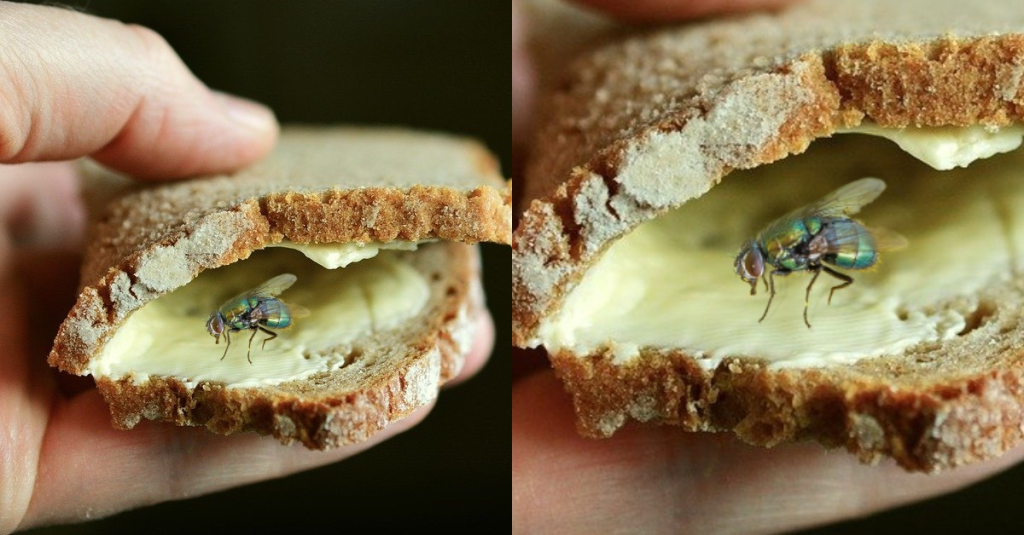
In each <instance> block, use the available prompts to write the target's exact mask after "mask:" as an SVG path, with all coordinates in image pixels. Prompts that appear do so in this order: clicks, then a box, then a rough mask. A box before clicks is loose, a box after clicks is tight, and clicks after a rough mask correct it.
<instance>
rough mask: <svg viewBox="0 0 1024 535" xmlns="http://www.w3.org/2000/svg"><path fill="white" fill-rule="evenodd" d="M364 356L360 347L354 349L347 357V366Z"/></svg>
mask: <svg viewBox="0 0 1024 535" xmlns="http://www.w3.org/2000/svg"><path fill="white" fill-rule="evenodd" d="M362 356H363V350H362V349H359V348H358V347H356V348H353V349H352V351H349V353H348V355H345V366H348V365H349V364H352V363H353V362H355V361H356V359H359V358H362Z"/></svg>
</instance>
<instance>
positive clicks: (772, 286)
mask: <svg viewBox="0 0 1024 535" xmlns="http://www.w3.org/2000/svg"><path fill="white" fill-rule="evenodd" d="M790 273H792V271H790V270H788V269H773V270H772V271H771V273H769V274H768V281H769V283H768V304H767V305H765V307H764V314H761V319H759V320H757V322H758V323H761V322H762V321H764V319H765V318H766V317H768V309H769V308H771V307H772V299H775V275H778V276H780V277H785V276H786V275H789V274H790Z"/></svg>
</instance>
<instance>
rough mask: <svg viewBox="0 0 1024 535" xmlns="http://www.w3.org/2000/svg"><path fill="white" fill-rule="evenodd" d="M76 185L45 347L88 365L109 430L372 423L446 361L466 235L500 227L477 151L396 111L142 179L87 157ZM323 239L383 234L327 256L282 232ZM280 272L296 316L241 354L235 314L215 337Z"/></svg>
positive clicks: (291, 436) (464, 279) (291, 431)
mask: <svg viewBox="0 0 1024 535" xmlns="http://www.w3.org/2000/svg"><path fill="white" fill-rule="evenodd" d="M94 171H96V170H94ZM90 192H91V197H92V200H91V204H92V205H93V207H92V209H91V213H90V218H91V222H90V230H89V237H88V243H89V245H88V247H87V249H86V256H85V259H84V264H83V270H82V291H81V295H80V296H79V298H78V301H77V303H76V304H75V306H74V308H73V309H72V310H71V312H70V313H69V315H68V318H67V320H66V321H65V322H64V323H63V325H62V326H61V328H60V330H59V332H58V335H57V338H56V340H55V342H54V347H53V351H52V352H51V353H50V357H49V362H50V364H51V365H52V366H55V367H57V368H59V369H61V370H63V371H66V372H70V373H74V374H78V375H85V374H92V375H93V376H94V378H95V380H96V384H97V386H98V388H99V390H100V392H101V394H102V395H103V396H104V398H105V399H106V401H107V402H108V403H109V404H110V408H111V414H112V421H113V424H114V426H115V427H118V428H131V427H132V426H134V425H136V424H137V423H138V422H139V421H140V420H141V419H143V418H146V419H150V420H166V421H170V422H173V423H175V424H178V425H191V426H206V427H207V428H208V429H210V430H212V431H214V432H217V433H223V434H228V433H234V432H238V431H257V432H259V433H261V434H270V435H273V436H275V437H277V438H278V439H280V440H281V441H282V442H284V443H291V442H295V441H298V442H301V443H302V444H304V445H305V446H307V447H309V448H314V449H324V448H330V447H335V446H339V445H342V444H347V443H351V442H356V441H360V440H363V439H365V438H367V437H368V436H370V435H372V434H373V433H375V432H376V431H378V430H380V429H382V428H383V427H385V426H386V425H387V424H388V423H389V422H391V421H394V420H395V419H398V418H401V417H402V416H405V415H407V414H408V413H410V412H411V411H412V410H414V409H415V408H417V407H420V406H423V405H425V404H427V403H429V402H431V400H433V399H434V397H435V396H436V395H437V391H438V388H439V386H440V385H441V384H443V383H444V382H445V381H447V380H448V379H451V378H452V377H454V376H455V375H456V374H457V373H458V371H459V370H460V369H461V366H462V362H463V357H464V356H465V354H466V352H467V351H469V349H470V347H469V346H470V341H471V340H472V330H473V326H474V324H475V322H474V318H475V317H476V315H477V313H478V312H479V311H480V307H481V306H482V304H481V303H482V295H481V293H482V292H481V290H480V287H479V282H478V279H479V261H478V256H477V252H476V250H475V248H474V247H472V246H471V245H467V244H474V243H477V242H480V241H495V242H500V243H508V242H509V239H510V234H511V190H510V188H509V186H508V185H507V184H506V182H505V181H504V179H503V178H502V177H501V175H500V172H499V170H498V167H497V164H496V161H495V160H494V158H493V157H491V156H490V155H489V154H488V153H487V151H486V150H485V149H483V148H482V147H481V146H480V145H478V144H476V143H475V142H472V141H468V140H465V139H460V138H455V137H452V136H446V135H440V134H433V133H425V132H414V131H408V130H400V129H370V128H290V129H286V130H285V131H284V133H283V134H282V138H281V141H280V144H279V146H278V148H277V149H276V150H275V152H274V153H273V154H272V155H271V156H269V157H268V158H266V159H265V160H264V161H261V162H259V163H257V164H255V165H254V166H252V167H250V168H247V169H245V170H243V171H240V172H238V173H236V174H234V175H231V176H217V177H207V178H201V179H195V180H190V181H184V182H177V183H171V184H163V185H158V186H148V187H147V186H141V185H137V184H134V183H132V182H130V181H128V180H126V179H124V178H122V177H118V176H116V175H113V174H110V173H106V172H99V173H96V176H94V177H93V178H92V180H91V189H90ZM336 244H348V245H347V247H349V248H350V250H347V253H345V254H347V255H349V256H344V255H342V256H343V257H344V258H346V259H347V260H346V262H347V261H351V260H354V259H358V258H363V257H368V256H372V254H369V253H368V252H367V251H371V252H372V251H375V250H376V248H377V247H380V248H382V249H385V248H388V247H396V248H397V249H398V250H382V251H381V252H380V253H379V254H378V255H377V256H376V257H374V258H371V259H368V260H362V261H361V262H357V263H354V264H352V265H350V266H348V267H339V268H336V269H330V270H328V269H326V268H324V267H320V266H318V265H316V264H314V263H313V262H312V261H310V260H307V259H306V258H305V257H304V256H303V255H302V254H300V253H299V252H296V251H290V250H287V249H281V248H280V247H279V246H283V245H287V246H289V247H291V248H298V249H300V250H303V251H305V252H306V253H308V254H307V256H310V258H320V261H321V263H326V264H328V265H331V258H327V260H324V258H322V257H324V256H327V257H330V255H331V254H335V253H337V250H336V249H335V247H336ZM364 244H368V245H364ZM411 249H415V250H411ZM353 250H354V251H355V252H353ZM250 255H251V258H250ZM353 255H354V256H353ZM335 256H337V255H336V254H335ZM335 260H337V259H336V258H335ZM335 263H338V262H335ZM342 263H344V262H342ZM332 267H333V265H332ZM281 272H292V273H294V274H297V275H298V281H297V282H296V283H295V285H294V286H293V287H292V288H290V289H287V290H285V291H284V292H283V293H282V295H280V296H279V297H280V298H281V299H282V300H284V301H285V302H294V304H296V305H301V306H304V307H305V308H309V309H311V314H310V316H309V317H305V318H301V317H298V318H295V319H294V325H293V326H292V327H291V328H289V329H286V330H281V331H277V334H278V337H277V338H276V339H274V340H272V341H270V342H268V343H267V344H266V345H265V346H261V343H262V340H263V339H264V338H267V336H266V335H265V334H260V336H258V337H257V338H256V339H255V340H254V343H252V347H251V350H250V356H251V360H252V361H253V363H252V364H248V362H247V359H246V350H247V342H248V339H249V335H250V331H248V330H243V331H241V332H237V333H235V334H234V336H233V338H232V346H231V349H230V352H229V353H224V347H225V346H224V345H223V344H221V345H215V340H214V339H213V338H212V337H211V336H209V334H208V333H207V332H206V330H205V329H204V324H205V322H206V318H207V317H208V316H209V315H210V313H212V312H213V311H215V310H217V308H218V306H219V305H220V304H221V303H223V302H225V301H226V300H227V299H229V298H230V297H231V296H232V295H235V294H237V293H239V292H240V291H242V290H245V289H247V288H252V287H254V286H256V285H258V284H259V283H261V282H263V281H265V280H267V279H270V278H271V277H273V276H275V275H278V274H279V273H281ZM222 354H223V355H224V357H223V360H219V359H221V356H222Z"/></svg>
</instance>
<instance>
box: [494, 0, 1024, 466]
mask: <svg viewBox="0 0 1024 535" xmlns="http://www.w3.org/2000/svg"><path fill="white" fill-rule="evenodd" d="M1022 32H1024V10H1021V9H1020V6H1019V5H1018V4H1016V3H1014V2H1011V1H1009V0H998V1H991V2H983V3H978V4H977V5H972V6H971V9H969V10H968V9H964V5H963V4H962V3H961V2H955V1H950V0H911V1H907V2H891V1H880V0H865V1H859V2H831V1H828V0H811V1H807V2H799V3H796V4H795V5H794V6H792V7H791V8H788V9H785V10H782V11H778V12H774V13H760V14H753V15H746V16H737V17H729V18H723V19H719V20H717V21H711V22H706V23H701V24H689V25H685V26H681V27H676V28H667V29H658V30H653V31H646V32H644V33H643V34H640V35H634V36H632V37H626V38H625V39H622V40H620V41H619V42H616V43H614V44H611V45H607V46H603V47H602V48H599V49H597V50H594V51H592V52H590V53H588V54H586V55H584V56H581V57H580V58H578V59H577V60H576V61H574V62H573V63H572V64H571V65H570V67H569V68H568V69H567V70H566V71H565V73H564V74H563V75H562V77H561V78H560V79H558V80H557V81H555V83H553V84H552V87H550V88H548V91H547V94H546V96H545V97H544V98H543V99H542V102H541V106H540V114H539V121H538V127H537V130H536V132H535V139H534V143H533V151H532V153H531V160H530V161H529V162H527V165H526V181H525V183H524V194H523V200H524V202H523V203H522V204H521V206H522V207H523V208H524V209H525V211H524V213H523V214H522V217H521V218H520V220H519V225H518V227H517V228H516V230H515V233H514V235H513V238H512V246H513V273H512V290H513V343H515V344H516V345H520V346H532V345H536V344H538V343H539V342H540V340H539V339H538V336H537V329H538V325H539V322H540V321H541V319H542V318H544V317H547V316H548V315H550V314H552V313H553V312H554V311H556V310H557V309H558V308H559V306H560V305H561V302H562V300H563V299H564V297H565V295H566V294H567V292H569V291H570V290H571V289H572V288H573V287H574V286H575V285H576V283H577V282H578V281H579V280H580V278H581V277H582V275H583V273H584V272H585V271H586V270H587V268H588V267H589V266H590V265H592V264H593V263H594V262H595V261H596V260H597V259H598V258H599V257H600V256H601V254H602V252H603V251H604V250H605V249H606V248H607V247H608V246H609V244H610V243H612V242H613V241H615V240H616V239H618V238H619V237H621V236H622V235H624V234H626V233H628V232H629V231H630V230H632V229H633V228H635V227H636V226H638V225H640V224H641V223H643V222H645V221H648V220H650V219H653V218H654V217H657V216H658V215H660V214H662V213H664V212H666V211H668V210H670V209H673V208H677V207H679V206H681V205H683V204H684V203H685V202H687V201H688V200H691V199H694V198H697V197H700V196H701V195H703V194H704V193H706V192H707V191H708V190H709V189H710V188H712V187H714V186H715V185H716V184H717V183H718V182H719V181H720V180H721V179H722V178H723V177H724V176H725V175H727V174H729V173H730V172H731V171H733V170H737V169H750V168H753V167H757V166H760V165H764V164H768V163H771V162H774V161H777V160H779V159H782V158H785V157H787V156H789V155H792V154H798V153H801V152H803V151H804V150H805V149H806V148H807V147H808V145H809V144H810V143H811V142H812V141H813V140H814V139H816V138H820V137H827V136H830V135H831V134H832V133H834V132H835V131H836V130H837V129H840V128H846V127H852V126H856V125H858V124H860V123H861V122H862V121H871V122H873V123H876V124H878V125H880V126H883V127H904V126H966V125H973V124H984V125H992V126H1001V125H1006V124H1009V123H1013V122H1020V121H1021V120H1022V119H1024V93H1022V87H1021V81H1022V76H1024V35H1022ZM684 231H685V230H684ZM1015 321H1016V319H1012V321H1011V319H1008V318H1000V321H993V322H989V323H986V324H985V325H990V326H991V328H993V329H997V330H996V331H993V333H995V334H992V336H994V337H995V338H993V339H991V340H990V342H991V344H995V345H998V347H997V348H996V347H988V348H987V349H986V350H985V351H981V350H980V348H981V347H982V344H981V342H979V343H978V344H974V345H971V344H966V345H964V346H963V348H961V349H960V350H955V351H954V350H950V351H948V353H949V354H948V355H947V356H946V357H944V358H945V360H941V361H940V360H937V359H936V360H933V361H929V362H921V361H920V359H922V358H924V359H925V360H927V358H926V357H922V355H926V353H921V352H915V351H909V352H908V353H907V354H903V355H894V356H891V357H881V358H878V359H872V360H870V361H866V362H864V363H862V364H858V365H855V366H850V367H843V368H836V369H827V370H822V369H785V370H781V369H769V368H768V367H766V366H764V365H763V364H762V363H759V362H757V361H756V360H753V359H731V360H727V361H726V362H723V363H722V364H721V365H720V366H718V367H717V368H716V369H714V370H702V369H701V368H700V366H699V365H697V363H696V361H695V359H694V358H693V357H692V356H690V355H687V354H685V352H682V351H672V350H653V349H651V348H647V349H645V350H644V352H643V354H642V358H640V359H634V360H632V361H631V362H630V363H629V364H626V365H617V364H615V363H613V358H612V355H610V354H605V353H598V354H594V355H589V356H582V355H572V354H568V353H562V354H554V355H551V359H552V362H553V364H554V366H555V368H556V371H557V373H558V374H559V376H560V377H562V379H563V380H564V381H565V383H566V386H567V389H568V390H569V391H570V392H571V393H572V395H573V397H574V400H575V404H576V409H577V413H578V415H579V427H580V429H581V431H582V432H583V433H584V434H587V435H590V436H608V435H610V434H611V433H613V432H614V431H615V429H617V428H619V427H620V426H622V425H624V424H625V423H626V422H627V421H629V420H637V421H644V422H658V423H671V424H675V425H680V426H682V427H684V428H685V429H689V430H709V431H710V430H715V431H721V430H733V431H735V432H736V433H737V435H738V436H740V437H741V438H742V439H744V440H746V441H748V442H751V443H754V444H760V445H766V446H771V445H774V444H777V443H779V442H782V441H790V440H807V439H814V440H818V441H821V442H822V443H824V444H826V445H828V446H844V447H846V448H847V449H848V450H850V451H851V452H854V453H856V454H857V455H859V456H860V457H861V458H862V459H863V460H865V461H868V462H874V461H877V460H879V459H880V458H882V457H886V456H888V457H892V458H894V459H895V460H896V461H897V462H898V463H899V464H900V465H901V466H903V467H904V468H906V469H908V470H921V471H937V470H940V469H942V468H948V467H954V466H958V465H962V464H965V463H969V462H974V461H978V460H981V459H985V458H989V457H993V456H995V455H998V454H1000V453H1002V452H1003V451H1005V450H1007V449H1008V448H1010V447H1011V446H1012V445H1014V444H1016V443H1018V442H1019V441H1020V440H1021V438H1022V436H1024V431H1022V424H1021V423H1020V422H1021V421H1022V420H1021V416H1022V400H1024V397H1022V394H1024V393H1022V392H1021V388H1022V387H1021V377H1022V367H1021V347H1022V342H1021V340H1020V336H1019V334H1018V333H1017V330H1020V329H1019V328H1018V327H1016V323H1014V322H1015ZM996 325H1002V326H1003V327H996ZM1007 325H1010V327H1007ZM1000 329H1010V330H1009V331H1007V332H1001V331H1000ZM1014 329H1016V330H1014ZM971 334H975V333H971ZM581 357H586V358H581Z"/></svg>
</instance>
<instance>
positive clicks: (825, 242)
mask: <svg viewBox="0 0 1024 535" xmlns="http://www.w3.org/2000/svg"><path fill="white" fill-rule="evenodd" d="M883 190H885V182H883V181H881V180H879V179H877V178H862V179H860V180H857V181H855V182H851V183H849V184H847V185H845V186H843V187H841V188H839V189H837V190H835V191H833V192H832V193H830V194H828V195H826V196H825V197H823V198H822V199H820V200H818V201H817V202H814V203H812V204H809V205H807V206H804V207H802V208H798V209H797V210H794V211H792V212H790V213H788V214H786V215H785V216H783V217H781V218H779V219H776V220H775V221H774V222H772V223H771V224H769V225H768V226H767V227H765V229H764V230H762V231H761V232H760V233H759V234H758V235H757V237H756V238H754V239H752V240H750V241H748V242H747V243H745V244H743V247H742V248H741V249H740V252H739V254H738V255H737V256H736V260H735V262H734V266H735V268H736V274H737V275H739V276H740V278H741V279H743V280H744V281H745V282H747V283H749V284H750V295H755V294H756V293H757V279H758V278H760V279H762V280H763V281H764V284H765V289H766V290H768V291H769V296H768V304H767V305H766V306H765V308H764V314H762V315H761V319H760V320H758V322H761V321H764V318H765V317H766V316H768V309H769V308H770V307H771V306H772V299H774V298H775V275H779V276H786V275H789V274H790V273H793V272H794V271H809V272H811V273H813V276H812V277H811V282H810V284H808V285H807V293H806V294H805V296H804V323H805V324H806V325H807V328H808V329H809V328H810V327H811V323H810V322H809V321H807V303H808V301H809V300H810V296H811V287H812V286H814V281H816V280H818V275H820V274H821V272H822V271H824V272H825V273H828V274H829V275H832V276H833V277H835V278H837V279H839V280H840V281H842V282H841V283H840V284H838V285H836V286H833V287H832V289H831V290H830V291H829V293H828V302H829V304H831V303H832V294H833V293H835V291H836V290H839V289H841V288H846V287H847V286H849V285H851V284H853V277H850V276H849V275H845V274H843V273H840V272H838V271H836V270H834V269H832V268H831V267H829V266H834V267H836V268H841V269H851V270H861V269H868V268H870V267H872V266H874V265H875V264H877V263H878V253H879V252H882V251H891V250H893V249H899V248H901V247H905V246H906V245H907V240H906V238H904V237H903V236H901V235H899V234H896V233H895V232H892V231H889V230H885V229H880V228H872V229H868V228H867V227H865V226H864V225H863V224H862V223H860V222H859V221H855V220H853V219H850V218H849V216H851V215H853V214H856V213H857V212H859V211H860V209H861V207H862V206H864V205H866V204H868V203H870V202H871V201H874V200H875V199H876V198H878V196H879V195H880V194H881V193H882V191H883ZM765 264H768V265H770V266H771V267H772V268H773V269H772V270H771V271H770V272H769V273H768V274H767V276H766V275H765V271H766V269H765Z"/></svg>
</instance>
